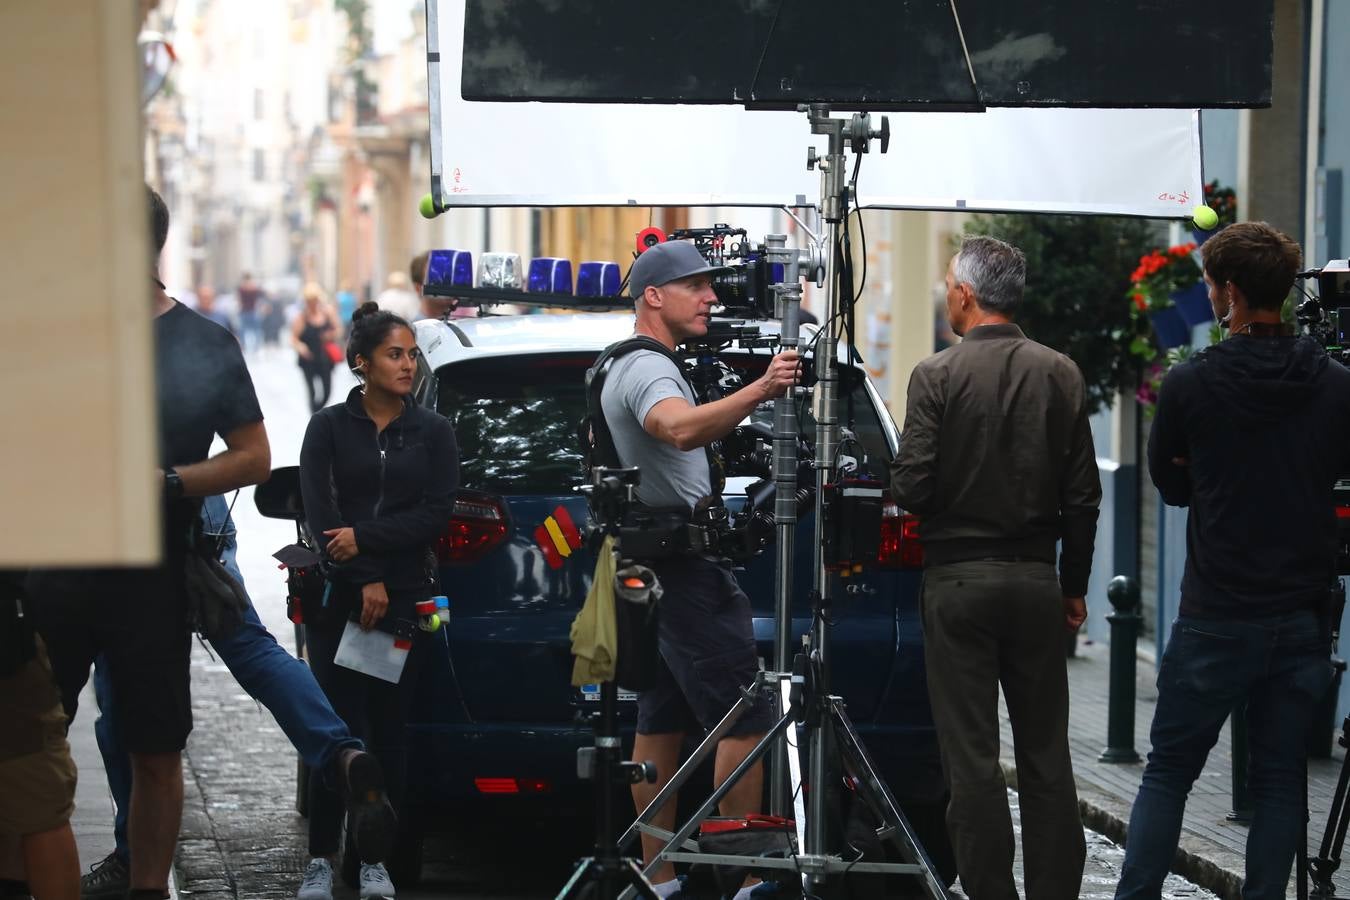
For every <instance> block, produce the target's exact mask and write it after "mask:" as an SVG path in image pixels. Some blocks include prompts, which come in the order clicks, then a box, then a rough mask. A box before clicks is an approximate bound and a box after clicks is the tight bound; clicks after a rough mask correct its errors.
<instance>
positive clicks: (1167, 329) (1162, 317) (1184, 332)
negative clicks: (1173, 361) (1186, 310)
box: [1148, 306, 1191, 350]
mask: <svg viewBox="0 0 1350 900" xmlns="http://www.w3.org/2000/svg"><path fill="white" fill-rule="evenodd" d="M1148 320H1149V322H1150V323H1151V324H1152V325H1153V334H1154V335H1155V336H1156V337H1157V341H1158V347H1159V348H1160V349H1163V350H1170V349H1172V348H1173V347H1180V346H1182V345H1183V344H1189V343H1190V342H1191V327H1190V326H1189V325H1187V324H1186V320H1185V319H1184V318H1182V315H1181V312H1180V311H1179V310H1178V309H1177V308H1176V307H1175V306H1166V307H1163V308H1161V309H1151V310H1149V311H1148Z"/></svg>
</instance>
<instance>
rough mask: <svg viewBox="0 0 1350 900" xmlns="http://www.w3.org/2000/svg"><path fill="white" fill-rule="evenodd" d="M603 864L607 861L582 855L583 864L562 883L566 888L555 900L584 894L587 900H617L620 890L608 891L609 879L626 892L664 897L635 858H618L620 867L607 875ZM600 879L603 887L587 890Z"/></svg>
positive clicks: (654, 899)
mask: <svg viewBox="0 0 1350 900" xmlns="http://www.w3.org/2000/svg"><path fill="white" fill-rule="evenodd" d="M603 866H604V862H603V861H601V860H599V859H596V858H594V857H591V858H588V859H583V860H582V861H581V865H579V866H577V870H576V871H575V872H573V873H572V877H571V879H570V880H569V881H568V882H567V884H565V885H563V889H562V890H561V891H559V892H558V896H557V897H556V898H554V900H582V898H586V900H614V898H615V897H617V896H619V892H618V891H614V890H610V891H608V892H606V890H605V885H606V882H607V881H608V883H609V885H610V886H611V888H612V887H613V886H615V885H617V886H619V887H621V888H622V889H623V890H624V891H625V892H629V896H631V895H632V894H633V893H636V894H638V895H640V896H642V897H643V898H645V900H661V897H660V895H659V894H657V893H656V889H655V888H653V887H652V883H651V882H650V881H648V880H647V876H645V875H643V874H642V870H641V869H639V868H638V864H637V862H636V861H635V860H631V859H621V860H619V868H618V870H617V871H612V872H610V873H609V875H608V878H606V875H605V874H604V873H603V871H602V867H603ZM597 882H598V883H599V884H600V885H601V887H600V888H598V889H597V890H596V891H595V892H593V893H589V894H588V893H587V888H589V887H590V886H591V885H592V884H594V883H597Z"/></svg>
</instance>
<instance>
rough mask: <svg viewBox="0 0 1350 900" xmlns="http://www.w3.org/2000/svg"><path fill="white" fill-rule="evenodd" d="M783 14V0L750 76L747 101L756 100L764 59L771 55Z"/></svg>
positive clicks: (779, 3) (775, 13) (776, 10)
mask: <svg viewBox="0 0 1350 900" xmlns="http://www.w3.org/2000/svg"><path fill="white" fill-rule="evenodd" d="M782 13H783V0H778V8H777V9H775V10H774V11H773V21H772V22H770V23H769V33H768V34H766V35H764V46H763V47H761V48H760V51H759V59H758V60H756V62H755V73H754V74H753V75H751V76H750V89H749V91H747V96H746V98H745V99H746V100H754V99H755V87H756V86H757V85H758V84H759V71H760V69H762V68H764V58H765V57H766V56H768V55H769V45H770V44H772V43H773V33H774V31H775V30H776V29H777V28H778V17H779V16H780V15H782Z"/></svg>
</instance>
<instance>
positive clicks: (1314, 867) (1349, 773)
mask: <svg viewBox="0 0 1350 900" xmlns="http://www.w3.org/2000/svg"><path fill="white" fill-rule="evenodd" d="M1341 729H1342V734H1341V746H1342V747H1350V716H1347V717H1346V719H1345V721H1344V722H1342V723H1341ZM1347 788H1350V750H1347V753H1346V757H1345V760H1344V761H1343V762H1342V763H1341V774H1340V777H1339V778H1338V779H1337V780H1336V793H1335V794H1334V795H1333V796H1332V798H1331V809H1330V810H1328V811H1327V827H1326V830H1325V831H1323V833H1322V845H1321V847H1320V848H1319V850H1318V853H1317V856H1316V858H1313V859H1309V860H1308V875H1309V878H1310V880H1311V881H1312V890H1311V891H1310V893H1309V894H1308V896H1309V897H1312V898H1315V900H1335V898H1336V886H1335V885H1334V884H1333V883H1332V878H1333V876H1335V874H1336V870H1337V869H1339V868H1340V866H1341V850H1342V849H1343V848H1344V846H1345V832H1346V828H1347V826H1350V809H1347V808H1346V793H1347ZM1306 795H1307V794H1306V791H1305V794H1304V796H1306Z"/></svg>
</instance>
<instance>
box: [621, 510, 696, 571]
mask: <svg viewBox="0 0 1350 900" xmlns="http://www.w3.org/2000/svg"><path fill="white" fill-rule="evenodd" d="M619 547H620V549H621V550H622V552H623V556H624V559H640V560H649V559H669V558H670V557H672V556H684V555H685V554H687V553H688V552H689V513H688V511H687V510H684V509H679V508H662V507H652V506H642V505H641V504H635V505H634V506H633V508H632V509H630V510H629V511H628V513H627V514H625V515H624V517H623V522H622V523H621V524H620V526H619Z"/></svg>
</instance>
